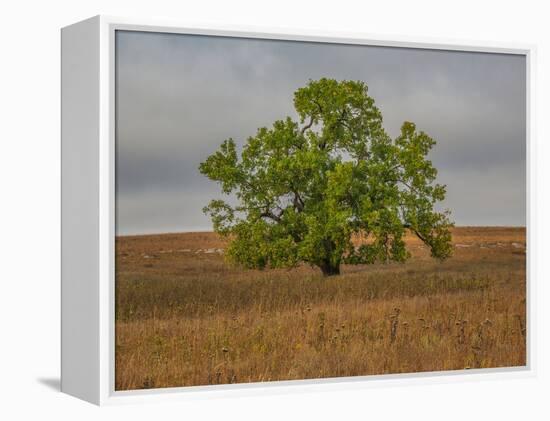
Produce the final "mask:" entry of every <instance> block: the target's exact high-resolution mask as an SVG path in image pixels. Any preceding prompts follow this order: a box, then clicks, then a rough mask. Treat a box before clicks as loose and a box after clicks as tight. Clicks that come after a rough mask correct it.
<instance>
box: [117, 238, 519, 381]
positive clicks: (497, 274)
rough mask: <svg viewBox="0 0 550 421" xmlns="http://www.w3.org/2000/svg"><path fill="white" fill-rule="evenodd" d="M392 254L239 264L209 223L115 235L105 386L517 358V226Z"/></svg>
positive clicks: (498, 363)
mask: <svg viewBox="0 0 550 421" xmlns="http://www.w3.org/2000/svg"><path fill="white" fill-rule="evenodd" d="M453 237H454V243H455V253H454V256H453V257H452V258H451V259H449V260H447V261H446V262H444V263H439V262H437V261H434V260H432V259H431V258H430V257H429V253H428V251H427V250H426V248H424V247H423V246H422V245H421V243H420V242H419V241H418V240H416V239H415V238H412V237H410V238H408V239H407V242H408V244H409V246H410V249H411V251H412V254H413V257H412V259H411V260H410V261H408V262H407V263H405V264H388V265H384V264H377V265H371V266H344V267H343V271H342V275H340V276H336V277H331V278H325V279H324V278H322V277H321V275H320V272H319V271H318V270H317V269H314V268H309V267H306V266H303V267H299V268H296V269H293V270H269V271H263V272H260V271H243V270H239V269H238V268H236V267H232V266H231V265H229V264H227V263H226V262H224V259H223V255H222V250H223V248H224V247H225V244H224V242H223V241H222V240H221V239H220V238H218V237H217V236H216V235H215V234H213V233H186V234H166V235H151V236H134V237H120V238H117V244H116V258H117V260H116V389H117V390H126V389H142V388H152V387H172V386H191V385H208V384H221V383H241V382H257V381H269V380H291V379H311V378H323V377H340V376H355V375H368V374H384V373H410V372H420V371H435V370H457V369H465V368H485V367H511V366H522V365H525V363H526V341H525V336H526V331H525V326H526V310H525V308H526V305H525V229H523V228H468V227H464V228H456V229H455V230H454V233H453Z"/></svg>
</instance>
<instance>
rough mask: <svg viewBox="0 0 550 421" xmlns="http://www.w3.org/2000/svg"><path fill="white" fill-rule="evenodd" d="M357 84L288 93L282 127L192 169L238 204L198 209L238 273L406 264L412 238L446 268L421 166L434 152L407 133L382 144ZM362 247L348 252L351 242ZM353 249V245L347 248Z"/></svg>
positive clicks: (433, 194)
mask: <svg viewBox="0 0 550 421" xmlns="http://www.w3.org/2000/svg"><path fill="white" fill-rule="evenodd" d="M367 90H368V87H367V85H366V84H365V83H363V82H360V81H347V80H345V81H340V82H339V81H336V80H333V79H325V78H323V79H320V80H318V81H309V83H308V84H307V86H305V87H303V88H300V89H298V90H297V91H296V92H295V93H294V107H295V109H296V112H297V114H298V116H299V122H297V121H294V120H293V119H291V118H290V117H287V118H286V119H285V120H278V121H276V122H275V123H274V124H273V127H272V128H269V129H268V128H265V127H262V128H260V129H258V131H257V133H256V135H255V136H252V137H249V138H248V140H247V141H246V144H245V145H244V148H243V150H242V153H241V154H240V157H239V153H238V152H237V147H236V144H235V142H234V141H233V139H228V140H226V141H224V142H223V143H222V145H221V146H220V148H219V150H218V151H217V152H215V153H214V154H212V155H211V156H209V157H208V158H207V159H206V161H205V162H203V163H201V164H200V167H199V169H200V172H201V173H202V174H204V175H205V176H207V177H209V178H210V179H211V180H214V181H216V182H218V183H220V184H221V188H222V191H223V193H225V194H234V196H235V197H236V200H237V202H238V204H237V205H236V206H231V205H229V204H228V203H227V202H225V201H223V200H212V201H211V202H210V204H209V205H208V206H207V207H205V208H204V212H205V213H206V214H208V215H210V217H211V219H212V222H213V226H214V230H215V231H216V232H217V233H219V234H221V235H223V236H226V237H227V238H228V239H229V240H230V243H229V246H228V250H227V255H228V256H229V257H230V258H231V259H232V260H233V261H234V262H237V263H239V264H242V265H244V266H245V267H247V268H260V269H263V268H265V267H293V266H296V265H297V264H299V263H300V262H306V263H308V264H311V265H314V266H318V267H319V268H320V269H321V271H322V273H323V274H324V275H325V276H328V275H337V274H339V273H340V265H341V264H342V263H348V264H366V263H374V262H376V261H383V262H387V261H390V260H393V261H398V262H402V261H405V260H406V259H407V258H408V257H409V256H410V253H409V252H408V251H407V250H406V247H405V242H404V235H405V233H406V231H407V230H409V231H411V232H413V233H414V234H415V235H416V236H418V238H420V240H422V241H423V242H424V243H425V244H426V245H427V246H428V247H429V248H430V250H431V255H432V257H434V258H438V259H441V260H443V259H445V258H447V257H448V256H450V254H451V251H452V246H451V233H450V228H451V227H452V225H453V224H452V222H451V221H450V220H449V215H450V212H449V211H445V212H437V211H435V210H434V205H435V204H436V203H437V202H439V201H441V200H443V199H444V197H445V186H443V185H440V184H436V183H435V178H436V175H437V170H436V169H435V168H434V167H433V165H432V163H431V162H430V161H429V160H428V159H427V155H428V152H429V151H430V150H431V148H432V147H433V146H434V145H435V141H434V140H432V139H431V138H430V137H429V136H428V135H427V134H425V133H424V132H422V131H417V129H416V127H415V124H414V123H410V122H405V123H403V125H402V127H401V133H400V135H399V136H398V137H397V138H396V139H393V140H392V139H391V138H390V137H389V136H388V135H387V134H386V132H385V131H384V128H383V127H382V115H381V113H380V111H379V110H378V108H376V107H375V105H374V100H373V99H372V98H371V97H370V96H368V94H367ZM358 235H361V236H362V237H363V238H366V241H363V244H360V245H358V246H357V245H356V244H354V241H353V240H354V238H356V237H357V236H358ZM355 243H357V242H355Z"/></svg>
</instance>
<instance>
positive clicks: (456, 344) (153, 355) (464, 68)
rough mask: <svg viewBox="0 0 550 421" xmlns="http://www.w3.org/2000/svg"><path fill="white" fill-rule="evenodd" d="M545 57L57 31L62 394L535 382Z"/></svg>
mask: <svg viewBox="0 0 550 421" xmlns="http://www.w3.org/2000/svg"><path fill="white" fill-rule="evenodd" d="M531 55H532V48H531V47H509V46H495V45H466V46H464V45H459V44H457V43H446V44H434V43H431V42H430V43H428V42H419V41H418V40H395V39H394V40H388V39H379V38H376V37H369V38H362V37H360V36H357V37H349V36H346V37H344V36H336V37H335V36H333V35H332V36H327V35H324V34H312V33H298V32H297V33H294V34H281V33H276V32H270V31H265V32H262V33H259V32H247V31H242V30H239V28H229V27H228V28H213V27H212V28H192V27H185V28H184V27H179V26H177V25H174V24H171V23H170V24H167V23H158V22H138V21H132V20H127V19H116V18H107V17H95V18H92V19H89V20H87V21H83V22H80V23H77V24H74V25H71V26H69V27H66V28H64V29H63V30H62V390H63V391H64V392H66V393H69V394H72V395H75V396H77V397H80V398H83V399H85V400H88V401H91V402H94V403H98V404H102V403H111V402H117V401H130V400H150V399H158V398H167V397H170V398H174V397H175V398H181V397H182V396H195V395H197V394H205V393H212V394H236V395H238V394H242V393H243V392H244V391H247V392H248V393H254V391H255V390H256V391H259V390H265V389H268V390H269V387H271V386H273V387H278V388H282V389H285V390H288V391H292V390H299V389H301V390H303V389H308V388H309V389H312V388H321V389H322V388H324V387H329V386H331V385H332V386H335V385H339V384H348V385H349V384H350V383H351V382H353V383H354V384H356V385H362V386H365V385H369V384H373V382H372V380H374V379H376V380H384V381H394V382H404V381H417V382H425V381H430V379H431V380H433V379H435V378H436V377H437V376H436V375H441V374H444V375H446V376H453V378H457V379H462V380H463V379H472V378H474V379H477V378H479V376H485V377H489V376H514V375H526V374H530V373H533V355H532V353H531V352H530V349H531V348H530V341H531V328H530V326H531V320H532V315H533V309H532V307H531V304H530V299H529V298H530V294H532V282H533V281H532V280H531V279H530V278H529V276H528V273H529V271H528V268H529V256H530V253H529V250H530V248H529V241H528V239H529V238H530V237H529V233H530V225H529V220H530V218H529V212H530V207H529V199H530V197H529V196H530V193H529V192H530V190H529V181H530V178H529V173H530V171H532V169H531V167H530V165H529V154H530V148H529V142H530V137H529V136H530V119H531V116H530V112H529V110H530V107H529V104H530V91H531V89H532V84H531V75H530V72H531V67H530V60H531Z"/></svg>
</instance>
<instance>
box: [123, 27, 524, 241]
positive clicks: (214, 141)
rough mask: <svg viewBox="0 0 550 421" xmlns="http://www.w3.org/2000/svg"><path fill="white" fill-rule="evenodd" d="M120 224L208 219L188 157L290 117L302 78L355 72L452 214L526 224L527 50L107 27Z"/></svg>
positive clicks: (199, 225)
mask: <svg viewBox="0 0 550 421" xmlns="http://www.w3.org/2000/svg"><path fill="white" fill-rule="evenodd" d="M116 59H117V64H116V74H117V76H116V102H117V108H116V126H117V128H116V150H117V156H116V185H117V220H116V225H117V234H119V235H125V234H137V233H154V232H179V231H194V230H210V229H211V224H210V220H209V219H208V218H207V217H206V216H205V215H204V214H203V213H202V208H203V207H204V206H205V205H206V204H207V203H208V202H209V201H210V199H212V198H216V197H220V190H219V186H217V185H216V184H215V183H213V182H211V181H209V180H208V179H206V178H205V177H204V176H202V175H201V174H200V173H199V172H198V165H199V163H200V162H202V161H203V160H204V159H206V157H207V156H208V155H209V154H211V153H212V152H214V151H215V150H216V149H217V147H218V146H219V144H220V143H221V142H222V141H223V140H224V139H227V138H228V137H232V138H233V139H235V141H236V142H237V143H238V144H239V145H241V146H242V144H243V143H244V142H245V140H246V138H247V137H248V136H250V135H253V134H254V133H255V132H256V130H257V128H258V127H262V126H270V125H271V124H272V123H273V121H274V120H276V119H280V118H284V117H286V116H291V117H293V118H296V115H295V112H294V110H293V106H292V98H293V92H294V91H295V90H296V89H297V88H299V87H301V86H303V85H305V84H306V83H307V81H308V80H309V79H318V78H321V77H329V78H335V79H353V80H362V81H364V82H366V83H367V84H368V86H369V93H370V95H371V96H372V97H373V98H374V99H375V101H376V104H377V106H378V107H379V108H380V110H381V111H382V114H383V116H384V125H385V128H386V130H387V131H388V133H389V134H390V135H392V136H395V135H397V133H398V132H399V128H400V126H401V124H402V123H403V121H405V120H408V121H413V122H415V123H416V124H417V127H418V128H419V129H420V130H423V131H425V132H427V133H428V134H429V135H430V136H431V137H433V138H434V139H435V140H436V141H437V145H436V146H435V148H434V149H433V151H432V153H431V159H432V161H433V162H434V165H435V166H436V168H438V170H439V175H438V182H441V183H444V184H446V185H447V192H448V193H447V198H446V200H445V202H444V203H443V204H442V208H449V209H450V210H451V211H452V215H453V219H454V220H455V222H456V223H457V225H525V220H526V175H525V170H526V134H525V133H526V110H525V107H526V63H525V58H524V57H523V56H519V55H504V54H489V53H469V52H453V51H441V50H424V49H404V48H393V47H369V46H352V45H335V44H325V43H305V42H290V41H273V40H254V39H242V38H227V37H225V38H224V37H208V36H192V35H177V34H162V33H146V32H135V31H117V35H116Z"/></svg>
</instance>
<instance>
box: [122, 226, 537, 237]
mask: <svg viewBox="0 0 550 421" xmlns="http://www.w3.org/2000/svg"><path fill="white" fill-rule="evenodd" d="M453 228H525V229H527V226H526V225H455V226H454V227H453ZM206 233H213V234H215V233H216V232H215V231H214V230H212V229H201V228H197V229H195V230H187V231H161V232H141V233H133V234H115V238H119V237H144V236H148V235H178V234H206Z"/></svg>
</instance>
